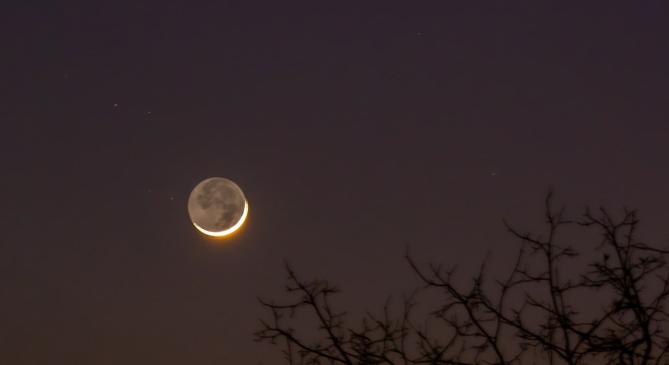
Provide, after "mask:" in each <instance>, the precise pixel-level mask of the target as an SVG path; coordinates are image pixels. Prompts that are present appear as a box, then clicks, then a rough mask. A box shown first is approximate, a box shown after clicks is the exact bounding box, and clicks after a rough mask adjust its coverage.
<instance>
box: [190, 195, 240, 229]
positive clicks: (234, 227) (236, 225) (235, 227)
mask: <svg viewBox="0 0 669 365" xmlns="http://www.w3.org/2000/svg"><path fill="white" fill-rule="evenodd" d="M248 214H249V203H248V202H247V201H245V202H244V211H243V212H242V216H241V217H239V220H238V221H237V223H235V225H234V226H232V227H230V228H228V229H226V230H223V231H218V232H213V231H207V230H206V229H204V228H202V227H200V226H198V225H197V223H195V222H193V226H195V228H197V230H198V231H200V232H202V233H204V234H206V235H207V236H214V237H223V236H227V235H229V234H231V233H233V232H234V231H236V230H238V229H239V227H241V226H242V224H244V221H245V220H246V216H247V215H248Z"/></svg>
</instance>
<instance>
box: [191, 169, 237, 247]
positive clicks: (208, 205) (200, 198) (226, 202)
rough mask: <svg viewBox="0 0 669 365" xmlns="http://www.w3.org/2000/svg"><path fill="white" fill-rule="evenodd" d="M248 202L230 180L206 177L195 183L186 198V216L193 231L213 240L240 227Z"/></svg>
mask: <svg viewBox="0 0 669 365" xmlns="http://www.w3.org/2000/svg"><path fill="white" fill-rule="evenodd" d="M248 214H249V203H248V202H247V201H246V197H245V196H244V192H243V191H242V189H241V188H240V187H239V186H238V185H237V184H235V183H234V182H233V181H232V180H229V179H226V178H223V177H210V178H208V179H205V180H203V181H201V182H200V183H199V184H197V185H196V186H195V187H194V188H193V191H191V193H190V196H189V197H188V215H189V216H190V220H191V222H192V223H193V226H195V228H196V229H197V230H198V231H200V232H202V233H204V234H206V235H208V236H213V237H223V236H228V235H230V234H232V233H234V232H235V231H236V230H238V229H239V227H241V226H242V224H244V221H245V220H246V216H247V215H248Z"/></svg>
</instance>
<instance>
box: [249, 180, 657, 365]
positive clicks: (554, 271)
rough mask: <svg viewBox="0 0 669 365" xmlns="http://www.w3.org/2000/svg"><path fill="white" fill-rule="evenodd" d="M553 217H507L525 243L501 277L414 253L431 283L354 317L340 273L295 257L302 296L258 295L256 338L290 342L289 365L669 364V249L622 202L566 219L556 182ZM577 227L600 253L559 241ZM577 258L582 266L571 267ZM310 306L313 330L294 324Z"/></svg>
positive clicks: (548, 204) (291, 282) (296, 291)
mask: <svg viewBox="0 0 669 365" xmlns="http://www.w3.org/2000/svg"><path fill="white" fill-rule="evenodd" d="M544 219H545V232H544V233H543V234H535V233H529V232H524V231H521V230H519V229H517V228H515V227H514V226H512V225H510V224H508V223H507V222H505V226H506V228H507V230H508V232H509V233H510V234H511V235H513V236H514V237H516V238H518V239H519V241H520V248H519V250H518V253H517V255H516V257H515V260H514V261H513V263H512V266H511V267H510V269H509V271H508V275H507V276H506V277H505V278H503V279H502V280H500V279H492V280H491V279H490V278H488V276H487V275H488V269H487V264H486V262H484V264H483V265H481V268H480V270H479V272H478V274H477V275H475V276H474V277H473V278H471V280H469V281H468V284H467V285H466V286H465V287H464V288H463V285H462V284H463V283H462V281H461V280H456V279H455V270H454V269H445V268H443V267H442V266H441V265H437V264H434V263H429V264H426V265H420V264H418V263H417V262H416V261H415V260H414V259H413V258H412V257H411V256H410V255H409V254H408V253H407V254H406V260H407V262H408V264H409V266H410V268H411V269H412V271H413V272H414V273H415V274H416V275H417V276H418V278H420V280H421V282H422V283H423V286H422V287H421V288H419V289H418V290H417V291H416V292H414V293H412V294H411V295H409V296H407V297H405V298H404V301H403V305H402V306H401V308H400V310H399V311H398V313H397V314H394V313H393V311H392V310H391V305H390V303H389V302H386V305H385V306H384V309H383V311H382V315H380V316H376V315H373V314H371V313H366V314H365V315H364V316H363V319H362V320H361V321H360V322H359V323H357V324H356V325H352V324H351V323H350V322H351V320H347V318H349V316H347V314H346V312H344V311H341V310H337V309H335V308H333V305H332V300H331V297H332V296H333V295H335V294H336V293H337V292H338V289H337V288H336V287H335V286H334V285H332V284H331V283H329V282H328V281H326V280H311V281H305V280H302V279H300V278H299V277H298V276H297V274H296V273H295V272H294V271H293V270H292V269H291V268H290V267H289V266H287V267H286V270H287V273H288V285H287V287H286V290H287V293H288V294H289V297H290V298H292V299H291V300H288V301H287V302H285V303H277V302H274V301H267V300H260V303H261V305H262V306H263V307H264V308H266V309H267V310H268V312H269V314H270V316H269V319H264V320H261V328H260V330H259V331H258V332H256V333H255V338H256V340H258V341H262V342H269V343H272V344H275V345H277V346H281V347H282V349H283V353H284V355H285V359H286V362H287V363H288V364H291V365H292V364H307V365H315V364H351V365H353V364H405V365H406V364H456V365H465V364H535V363H542V364H545V363H548V364H570V365H575V364H629V365H637V364H639V365H646V364H649V365H650V364H669V359H668V358H669V356H667V351H668V350H669V339H668V338H667V336H666V334H665V332H664V330H665V329H666V327H667V323H668V318H667V312H666V310H665V309H666V302H667V296H669V270H668V269H669V267H668V266H667V262H666V258H667V254H668V253H669V251H666V250H663V249H659V248H657V247H654V246H652V245H649V244H646V243H643V242H641V241H640V240H639V239H638V237H637V228H638V224H639V220H638V218H637V212H636V211H634V210H628V209H623V211H622V213H621V214H620V216H619V217H616V216H615V215H614V214H611V213H610V212H608V211H607V210H605V209H603V208H600V209H599V210H598V211H596V212H592V211H590V210H588V209H586V211H585V212H584V213H583V214H582V215H581V216H580V217H578V218H577V219H568V218H566V217H565V210H564V208H561V209H559V210H556V209H555V208H554V207H553V194H552V193H550V192H549V193H548V194H547V196H546V199H545V209H544ZM568 227H571V228H573V229H576V230H579V231H580V230H591V229H595V230H596V231H597V232H598V236H599V237H600V240H599V242H597V243H596V244H593V245H592V249H593V251H592V252H591V256H592V257H589V258H588V257H585V256H584V253H583V252H579V251H577V250H576V249H575V248H574V247H572V246H571V245H565V244H561V243H560V242H559V241H558V237H559V236H560V235H561V234H562V232H563V231H564V230H565V228H568ZM579 246H581V245H579ZM583 259H586V260H587V262H586V263H585V264H583V265H580V266H579V260H583ZM567 267H569V268H570V270H565V268H567ZM575 267H582V268H583V269H582V270H581V272H579V273H578V274H577V275H573V274H572V272H573V271H574V268H575ZM424 291H437V292H438V293H439V294H440V298H441V299H440V301H439V302H438V303H436V308H434V310H433V311H431V312H430V314H429V317H428V318H427V319H426V320H424V321H422V322H421V323H423V324H421V325H419V324H418V322H417V321H416V320H415V318H414V312H415V311H414V308H415V305H416V304H417V299H416V298H417V293H422V292H424ZM422 304H425V303H422ZM588 307H589V308H590V309H592V308H595V310H588ZM591 312H592V313H591ZM305 314H306V315H309V316H311V317H312V318H313V319H314V320H315V323H316V326H315V327H314V328H313V329H312V330H313V333H312V332H308V329H304V328H300V329H298V328H296V326H295V323H296V321H295V318H296V316H298V315H305ZM437 326H438V330H436V331H435V330H434V328H435V327H437Z"/></svg>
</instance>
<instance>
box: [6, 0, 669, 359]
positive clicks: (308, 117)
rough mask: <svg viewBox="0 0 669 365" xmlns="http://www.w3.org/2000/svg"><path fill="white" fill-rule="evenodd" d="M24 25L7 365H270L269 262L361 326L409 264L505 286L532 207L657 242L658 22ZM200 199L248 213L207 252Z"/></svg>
mask: <svg viewBox="0 0 669 365" xmlns="http://www.w3.org/2000/svg"><path fill="white" fill-rule="evenodd" d="M43 3H44V4H38V3H29V2H15V4H12V5H3V6H2V8H3V9H2V10H1V11H0V13H1V14H2V15H0V18H1V20H2V21H0V34H1V35H0V39H2V49H3V51H2V57H0V66H1V70H2V71H0V72H1V73H2V75H3V76H2V94H3V97H2V98H1V99H0V123H1V127H2V128H1V130H0V149H1V150H0V151H1V152H2V153H1V154H0V166H2V179H0V187H2V189H1V191H2V202H3V203H2V205H3V209H2V211H1V212H0V308H1V310H0V324H1V325H0V359H3V360H2V361H1V362H3V363H7V364H13V365H22V364H69V365H77V364H82V365H91V364H92V365H98V364H102V365H106V364H109V365H111V364H128V365H135V364H163V365H172V364H194V365H200V364H202V365H205V364H207V365H208V364H258V363H259V362H263V363H265V364H277V363H278V360H277V359H279V358H280V354H279V353H278V352H277V351H275V350H274V349H273V348H271V347H269V346H267V345H264V344H256V343H254V342H253V341H252V336H251V334H252V332H253V331H254V330H256V329H257V328H258V326H257V319H258V318H259V317H261V316H262V315H263V314H264V312H263V311H262V310H261V308H260V306H259V305H258V304H257V301H256V297H258V296H263V297H280V293H281V289H282V287H283V284H284V272H283V269H282V266H283V260H284V259H285V260H288V261H290V262H291V263H292V264H293V265H294V267H295V268H296V269H297V271H298V272H299V273H301V274H302V275H303V276H305V277H316V276H318V277H323V278H329V279H331V280H332V281H334V282H336V283H338V284H340V285H341V287H342V288H343V290H344V292H343V294H342V298H341V300H342V305H344V306H346V307H347V308H351V309H352V310H356V309H371V308H378V307H380V306H381V305H382V303H383V301H384V299H385V297H386V295H387V294H398V293H402V292H403V291H406V290H408V289H410V288H412V287H414V286H415V285H417V280H416V278H415V277H413V276H412V275H411V273H410V271H409V269H408V267H407V265H406V264H405V263H404V262H403V259H402V255H403V253H404V248H405V246H406V245H409V247H410V248H411V250H412V252H414V253H415V254H416V256H418V257H420V258H422V259H428V258H429V259H433V260H437V261H439V262H443V263H444V264H453V263H460V264H461V265H478V262H479V261H480V260H481V259H482V258H483V257H484V255H485V254H486V252H488V251H490V252H492V253H493V254H494V257H495V258H496V259H498V260H500V261H501V262H502V263H503V262H504V260H506V259H507V258H508V257H509V252H510V251H512V250H511V249H510V247H513V248H515V247H516V246H515V245H514V243H515V242H514V241H513V240H511V239H509V237H508V236H507V235H506V234H505V232H504V229H503V226H502V223H501V221H502V218H507V219H509V220H511V221H512V222H518V224H519V225H525V226H528V227H538V226H537V223H539V222H540V220H539V218H538V215H537V213H541V207H542V199H543V196H544V193H545V191H546V189H547V187H548V186H549V185H552V186H554V187H555V188H556V190H557V193H558V199H559V200H560V201H562V202H565V203H566V204H567V205H568V206H569V207H572V208H574V209H572V211H574V212H576V211H578V210H579V209H580V208H582V207H583V206H584V205H585V204H595V205H597V204H605V205H608V206H611V207H619V206H622V205H628V206H631V207H636V208H639V209H640V211H641V218H642V221H643V223H644V225H643V229H644V232H645V233H646V234H647V235H648V236H650V237H660V238H666V237H668V236H669V234H668V230H667V224H666V223H667V222H669V211H667V199H668V198H669V168H668V167H669V163H668V162H669V89H668V85H669V67H668V66H667V65H669V44H668V43H669V41H668V39H669V37H668V36H669V12H667V8H666V7H664V5H663V2H662V1H659V0H655V1H634V2H631V1H630V2H624V4H625V5H622V4H623V2H616V1H613V2H611V1H597V2H587V4H584V2H574V4H573V5H569V4H567V3H566V2H563V1H541V2H538V1H482V2H474V1H441V2H409V1H406V2H399V1H391V2H388V1H383V2H382V1H378V2H377V1H375V2H363V1H359V2H350V3H343V2H324V1H312V2H309V3H299V4H298V3H293V2H286V1H264V2H241V1H240V2H234V3H233V2H226V1H211V2H200V3H197V4H195V3H192V2H185V1H169V0H168V1H125V0H116V1H94V2H90V1H89V2H80V3H78V4H76V3H70V4H67V5H66V4H61V3H58V2H52V3H48V2H43ZM537 3H541V4H537ZM209 176H224V177H227V178H230V179H232V180H234V181H235V182H237V183H238V184H239V185H240V186H241V187H242V189H244V192H245V194H246V196H247V198H248V199H249V204H250V214H249V219H248V220H247V223H246V224H245V226H244V227H243V229H242V230H241V232H239V233H238V234H236V235H235V236H234V237H232V238H231V239H229V240H227V241H225V242H224V243H218V244H216V243H212V241H211V240H208V239H205V238H203V236H202V235H200V234H198V232H196V231H195V230H194V229H193V227H192V226H191V224H190V222H189V219H188V214H187V210H186V200H187V198H188V194H189V193H190V190H191V189H192V188H193V187H194V186H195V184H197V183H198V182H199V181H200V180H202V179H204V178H206V177H209Z"/></svg>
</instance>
